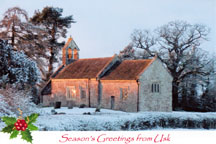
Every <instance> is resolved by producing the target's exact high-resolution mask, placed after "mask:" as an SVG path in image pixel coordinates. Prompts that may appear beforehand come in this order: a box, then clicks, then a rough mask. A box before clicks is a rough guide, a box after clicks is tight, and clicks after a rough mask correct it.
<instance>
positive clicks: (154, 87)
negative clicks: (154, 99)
mask: <svg viewBox="0 0 216 144" xmlns="http://www.w3.org/2000/svg"><path fill="white" fill-rule="evenodd" d="M151 92H152V93H159V92H160V85H159V84H158V83H153V84H152V86H151Z"/></svg>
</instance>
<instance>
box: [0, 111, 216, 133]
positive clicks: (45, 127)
mask: <svg viewBox="0 0 216 144" xmlns="http://www.w3.org/2000/svg"><path fill="white" fill-rule="evenodd" d="M52 109H53V108H51V107H49V108H41V113H40V116H39V117H38V120H37V122H36V125H37V126H38V127H39V129H40V130H41V131H73V130H79V131H86V130H87V131H91V130H93V131H101V130H105V131H106V130H112V131H117V130H149V129H151V130H157V129H160V130H161V129H197V130H201V129H211V130H212V129H216V113H195V112H194V113H193V112H139V113H126V112H121V111H114V110H107V109H101V112H95V108H76V107H75V108H73V109H68V108H66V107H63V108H61V109H55V111H56V112H57V114H55V115H53V114H51V110H52ZM88 112H89V113H90V115H84V114H83V113H88ZM4 126H5V125H4V124H3V123H2V122H0V129H2V128H3V127H4Z"/></svg>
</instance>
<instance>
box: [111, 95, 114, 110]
mask: <svg viewBox="0 0 216 144" xmlns="http://www.w3.org/2000/svg"><path fill="white" fill-rule="evenodd" d="M114 106H115V97H114V96H111V109H114Z"/></svg>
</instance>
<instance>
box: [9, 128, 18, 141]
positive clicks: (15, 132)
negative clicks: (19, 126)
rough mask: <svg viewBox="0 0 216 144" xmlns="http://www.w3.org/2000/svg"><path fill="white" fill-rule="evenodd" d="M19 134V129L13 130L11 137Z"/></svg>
mask: <svg viewBox="0 0 216 144" xmlns="http://www.w3.org/2000/svg"><path fill="white" fill-rule="evenodd" d="M18 134H19V131H17V130H14V131H13V132H12V134H11V135H10V139H13V138H16V137H17V136H18Z"/></svg>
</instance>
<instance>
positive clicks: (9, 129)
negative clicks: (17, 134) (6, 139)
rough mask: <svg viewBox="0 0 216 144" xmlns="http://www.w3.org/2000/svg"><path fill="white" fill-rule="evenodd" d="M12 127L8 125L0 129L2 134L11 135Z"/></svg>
mask: <svg viewBox="0 0 216 144" xmlns="http://www.w3.org/2000/svg"><path fill="white" fill-rule="evenodd" d="M13 128H14V125H8V126H6V127H5V128H3V129H2V132H3V133H11V132H12V131H13Z"/></svg>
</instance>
